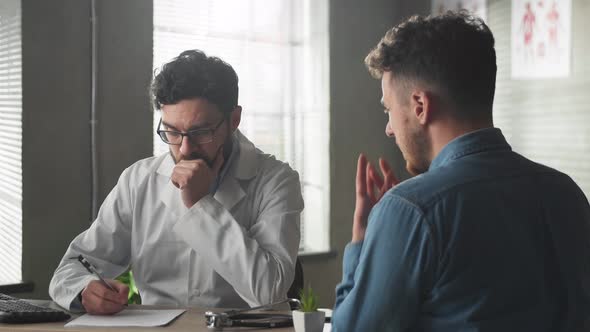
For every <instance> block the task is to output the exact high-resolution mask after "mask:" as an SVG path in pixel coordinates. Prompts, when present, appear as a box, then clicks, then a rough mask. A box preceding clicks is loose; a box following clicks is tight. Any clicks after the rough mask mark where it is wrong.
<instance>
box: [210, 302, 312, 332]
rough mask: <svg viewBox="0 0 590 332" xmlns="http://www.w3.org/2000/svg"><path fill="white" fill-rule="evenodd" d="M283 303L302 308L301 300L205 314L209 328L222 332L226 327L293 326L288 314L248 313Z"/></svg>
mask: <svg viewBox="0 0 590 332" xmlns="http://www.w3.org/2000/svg"><path fill="white" fill-rule="evenodd" d="M283 303H292V304H295V305H296V306H297V308H300V307H301V302H299V300H297V299H286V300H283V301H280V302H275V303H271V304H266V305H262V306H259V307H254V308H248V309H241V310H229V311H224V312H213V311H207V312H205V318H206V320H207V328H209V329H216V330H221V329H223V328H224V327H232V326H236V327H237V326H239V327H261V328H274V327H286V326H293V319H292V317H291V315H288V314H274V313H273V314H270V313H269V314H265V313H247V312H249V311H254V310H262V309H270V308H272V307H274V306H277V305H279V304H283Z"/></svg>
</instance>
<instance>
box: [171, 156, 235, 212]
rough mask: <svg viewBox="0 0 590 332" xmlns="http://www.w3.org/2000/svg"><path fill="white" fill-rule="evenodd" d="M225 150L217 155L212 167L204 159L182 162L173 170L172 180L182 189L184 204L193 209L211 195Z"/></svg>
mask: <svg viewBox="0 0 590 332" xmlns="http://www.w3.org/2000/svg"><path fill="white" fill-rule="evenodd" d="M223 160H224V158H223V148H221V150H220V152H218V153H217V157H216V158H215V160H214V161H213V165H212V167H209V165H207V163H206V162H205V161H204V160H203V159H194V160H181V161H179V162H178V163H177V164H176V166H174V169H173V170H172V176H171V177H170V180H171V181H172V183H173V184H174V186H176V188H178V189H180V192H181V196H182V202H183V203H184V205H185V206H186V207H187V208H189V209H190V208H191V207H192V206H193V205H195V203H197V202H198V201H199V200H201V198H203V197H205V195H207V194H208V193H209V188H210V187H211V184H213V181H215V178H217V175H218V174H219V170H220V169H221V166H222V165H223Z"/></svg>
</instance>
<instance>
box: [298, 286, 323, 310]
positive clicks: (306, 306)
mask: <svg viewBox="0 0 590 332" xmlns="http://www.w3.org/2000/svg"><path fill="white" fill-rule="evenodd" d="M299 297H300V298H301V309H300V310H301V311H303V312H313V311H317V310H318V296H317V295H316V294H314V292H313V290H312V289H311V287H307V291H305V288H303V289H301V291H300V292H299Z"/></svg>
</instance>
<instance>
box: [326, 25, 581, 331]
mask: <svg viewBox="0 0 590 332" xmlns="http://www.w3.org/2000/svg"><path fill="white" fill-rule="evenodd" d="M365 63H366V65H367V67H368V68H369V71H370V72H371V73H372V74H373V76H375V77H377V78H381V86H382V90H383V99H382V102H383V105H384V107H385V113H386V114H387V115H388V117H389V121H388V122H387V125H386V127H385V133H386V135H387V136H389V137H395V140H396V143H397V145H398V147H399V148H400V150H401V152H402V154H403V156H404V159H405V160H406V162H407V169H408V171H409V172H410V173H411V174H413V175H415V177H413V178H411V179H409V180H406V181H404V182H402V183H400V184H397V185H395V183H396V180H395V178H394V176H393V174H392V172H391V170H390V168H389V167H388V165H387V164H386V163H385V162H383V161H381V163H380V166H381V170H382V172H383V174H384V178H382V177H381V175H379V174H378V172H377V171H376V170H375V168H374V167H373V166H372V165H371V164H370V163H368V162H367V159H366V158H365V156H363V155H361V156H360V157H359V160H358V165H357V175H356V208H355V213H354V218H353V229H352V242H351V243H349V244H348V245H347V247H346V249H345V253H344V263H343V265H344V267H343V280H342V283H341V284H339V285H338V287H337V289H336V305H335V309H334V314H333V317H332V322H333V330H334V331H337V332H341V331H474V332H475V331H536V332H538V331H580V330H584V331H588V328H589V327H590V326H589V325H588V322H589V320H588V318H589V317H590V305H589V304H590V302H589V301H590V269H589V268H590V259H589V257H590V207H589V205H588V201H587V199H586V197H585V196H584V193H582V191H581V190H580V188H579V187H578V186H577V185H576V184H575V183H574V181H572V179H570V178H569V177H568V176H567V175H565V174H563V173H560V172H558V171H556V170H553V169H551V168H548V167H545V166H543V165H540V164H537V163H534V162H532V161H530V160H528V159H526V158H524V157H523V156H521V155H519V154H517V153H515V152H513V151H512V150H511V148H510V145H508V143H507V142H506V139H505V138H504V136H503V135H502V132H501V131H500V129H498V128H494V126H493V122H492V104H493V98H494V90H495V81H496V55H495V50H494V38H493V36H492V33H491V32H490V30H489V28H488V27H487V26H486V25H485V24H484V22H483V21H482V20H480V19H475V18H472V17H470V16H468V15H467V14H465V13H458V14H451V13H449V14H445V15H443V16H436V17H426V18H424V17H419V16H415V17H412V18H410V19H409V20H407V21H405V22H403V23H401V24H400V25H398V26H396V27H394V28H393V29H391V30H390V31H388V32H387V34H386V35H385V37H383V39H382V40H381V41H380V42H379V44H378V45H377V47H376V48H375V49H374V50H373V51H372V52H371V53H370V54H369V55H368V56H367V58H366V60H365ZM514 111H515V112H519V111H521V110H518V109H515V110H514ZM394 185H395V187H394V188H393V189H391V190H388V189H389V188H390V187H392V186H394ZM377 201H378V204H376V203H377ZM375 204H376V205H375ZM584 328H585V329H584Z"/></svg>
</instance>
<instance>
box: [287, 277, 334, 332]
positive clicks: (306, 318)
mask: <svg viewBox="0 0 590 332" xmlns="http://www.w3.org/2000/svg"><path fill="white" fill-rule="evenodd" d="M299 295H300V297H301V308H300V309H299V310H294V311H293V326H295V331H297V332H322V331H323V329H324V319H325V315H326V313H325V312H323V311H318V296H317V295H316V294H314V292H313V290H312V289H311V287H308V288H307V291H305V289H302V290H301V291H300V292H299Z"/></svg>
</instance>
